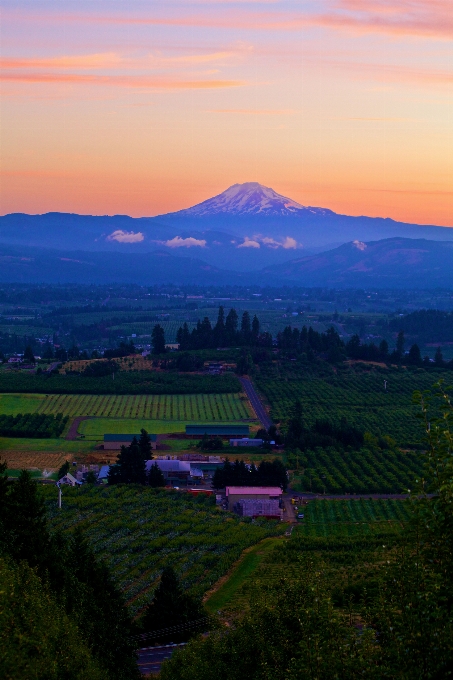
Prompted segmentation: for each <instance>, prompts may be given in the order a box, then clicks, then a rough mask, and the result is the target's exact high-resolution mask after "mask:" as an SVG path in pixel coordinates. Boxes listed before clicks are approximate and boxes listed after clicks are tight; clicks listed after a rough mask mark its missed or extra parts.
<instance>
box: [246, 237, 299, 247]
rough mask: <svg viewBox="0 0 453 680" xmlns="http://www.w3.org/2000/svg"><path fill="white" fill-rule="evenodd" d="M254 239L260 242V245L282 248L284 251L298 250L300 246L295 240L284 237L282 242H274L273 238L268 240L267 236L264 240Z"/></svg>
mask: <svg viewBox="0 0 453 680" xmlns="http://www.w3.org/2000/svg"><path fill="white" fill-rule="evenodd" d="M254 238H255V239H258V240H260V241H261V243H264V244H265V245H266V246H269V247H270V248H284V249H285V250H292V249H296V248H299V247H300V245H301V244H299V243H297V241H296V239H295V238H292V236H286V237H285V239H284V240H283V241H276V240H275V239H273V238H270V237H269V236H265V237H264V238H262V237H260V236H255V237H254Z"/></svg>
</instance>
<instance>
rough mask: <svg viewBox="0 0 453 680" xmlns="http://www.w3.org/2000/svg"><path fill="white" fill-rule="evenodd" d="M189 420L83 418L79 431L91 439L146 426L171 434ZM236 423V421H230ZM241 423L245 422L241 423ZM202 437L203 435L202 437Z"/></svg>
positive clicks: (154, 430) (131, 432) (161, 432)
mask: <svg viewBox="0 0 453 680" xmlns="http://www.w3.org/2000/svg"><path fill="white" fill-rule="evenodd" d="M188 422H190V421H187V420H147V419H141V418H91V419H90V420H83V421H82V422H81V423H80V425H79V433H81V434H84V435H85V437H90V438H91V439H95V440H96V439H99V438H102V437H103V436H104V434H107V433H109V434H138V433H140V430H141V428H144V429H145V430H146V431H147V432H150V433H151V434H167V433H168V434H170V433H174V432H184V431H185V427H186V424H187V423H188ZM203 424H206V425H216V424H218V421H215V422H211V423H209V422H208V423H203ZM229 424H232V425H235V424H236V423H235V422H234V421H233V422H230V423H229ZM240 424H241V425H242V424H243V423H240ZM200 439H201V437H200Z"/></svg>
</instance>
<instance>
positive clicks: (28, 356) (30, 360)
mask: <svg viewBox="0 0 453 680" xmlns="http://www.w3.org/2000/svg"><path fill="white" fill-rule="evenodd" d="M24 361H25V362H26V363H27V364H34V363H35V355H34V354H33V350H32V348H31V347H30V345H27V347H26V348H25V352H24Z"/></svg>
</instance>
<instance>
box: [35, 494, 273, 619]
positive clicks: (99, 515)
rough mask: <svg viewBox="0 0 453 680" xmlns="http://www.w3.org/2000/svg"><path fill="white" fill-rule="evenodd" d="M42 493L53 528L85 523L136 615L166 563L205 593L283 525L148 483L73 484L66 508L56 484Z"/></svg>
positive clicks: (194, 590) (65, 496)
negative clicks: (235, 513) (234, 513)
mask: <svg viewBox="0 0 453 680" xmlns="http://www.w3.org/2000/svg"><path fill="white" fill-rule="evenodd" d="M43 494H44V496H45V499H46V504H47V508H48V514H49V518H50V523H51V527H52V528H53V529H55V530H57V529H61V530H63V531H71V530H72V529H74V527H75V526H76V525H78V524H80V525H81V526H82V528H83V529H84V531H85V534H86V536H87V538H88V540H89V541H90V543H91V545H92V547H93V549H94V551H95V554H96V555H98V556H99V557H100V558H102V559H104V560H105V561H106V563H107V565H108V566H109V567H110V569H111V570H112V574H113V577H114V578H115V580H116V582H117V583H118V584H119V586H120V588H121V589H122V590H123V592H124V595H125V597H126V599H127V602H128V604H129V607H130V609H131V611H132V613H134V614H135V613H137V612H138V611H140V610H141V609H142V608H143V606H144V605H145V604H146V603H147V602H149V601H150V599H151V597H152V592H153V590H154V588H155V586H156V584H157V581H158V578H159V575H160V573H161V571H162V569H163V567H165V566H167V565H171V566H172V567H173V568H174V569H175V571H176V572H177V574H178V576H179V577H180V578H181V580H182V583H183V586H184V588H187V589H188V590H190V592H192V593H193V594H197V595H202V594H204V593H205V592H206V591H207V590H208V589H209V588H210V587H212V586H213V585H214V583H215V582H216V581H217V580H218V579H219V578H220V577H221V576H223V575H224V574H225V573H226V572H227V571H228V569H229V568H230V567H231V565H232V564H233V563H234V562H235V561H236V560H237V559H238V558H239V557H240V555H241V554H242V552H243V551H244V550H245V549H246V548H248V547H250V546H252V545H255V544H256V543H258V542H259V541H261V540H263V539H264V538H266V537H268V536H273V535H274V536H275V535H278V534H279V533H281V532H282V531H283V527H282V525H280V524H279V523H276V522H268V521H267V520H261V521H258V522H255V523H251V522H250V521H244V520H242V519H241V518H238V517H234V516H232V515H230V514H229V513H224V512H222V511H220V510H219V509H217V508H216V507H215V506H212V505H211V504H210V503H209V501H208V500H206V499H196V498H193V497H192V496H190V495H189V494H183V493H178V492H170V491H156V490H154V489H150V488H149V487H136V486H133V485H130V486H126V485H121V486H115V487H105V488H99V487H93V486H92V487H90V486H87V487H82V488H81V489H71V488H67V489H64V491H63V507H62V510H61V511H59V510H58V508H57V503H56V501H57V495H56V489H55V488H48V487H44V488H43Z"/></svg>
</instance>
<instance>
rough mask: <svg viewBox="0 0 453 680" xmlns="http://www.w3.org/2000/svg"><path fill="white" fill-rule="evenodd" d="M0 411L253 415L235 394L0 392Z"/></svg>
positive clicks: (198, 417)
mask: <svg viewBox="0 0 453 680" xmlns="http://www.w3.org/2000/svg"><path fill="white" fill-rule="evenodd" d="M0 412H1V413H5V414H8V415H10V414H11V415H16V414H17V413H63V414H64V415H67V416H69V417H71V418H73V417H76V416H95V417H98V418H141V419H149V420H168V421H184V422H214V421H215V422H217V421H220V422H234V421H240V420H241V419H242V418H251V417H254V413H252V412H251V411H250V407H249V404H248V401H247V400H246V399H245V398H241V396H240V395H239V394H161V395H146V394H137V395H97V394H94V395H91V394H49V395H45V394H0ZM167 431H169V430H167Z"/></svg>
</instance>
